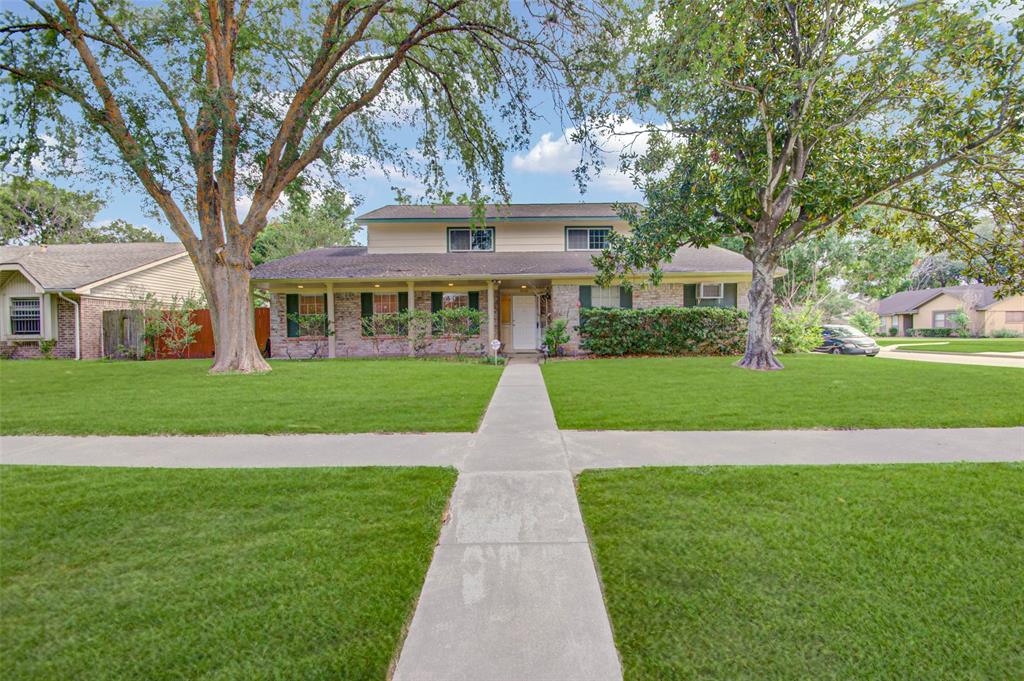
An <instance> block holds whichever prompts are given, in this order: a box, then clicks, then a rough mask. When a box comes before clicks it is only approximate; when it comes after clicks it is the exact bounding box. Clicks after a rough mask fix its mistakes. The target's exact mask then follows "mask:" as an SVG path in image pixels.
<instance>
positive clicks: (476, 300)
mask: <svg viewBox="0 0 1024 681" xmlns="http://www.w3.org/2000/svg"><path fill="white" fill-rule="evenodd" d="M469 309H471V310H479V309H480V292H479V291H470V292H469Z"/></svg>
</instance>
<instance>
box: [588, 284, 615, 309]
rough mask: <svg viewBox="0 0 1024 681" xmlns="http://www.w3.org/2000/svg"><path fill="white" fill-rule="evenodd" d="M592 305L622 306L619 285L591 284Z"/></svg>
mask: <svg viewBox="0 0 1024 681" xmlns="http://www.w3.org/2000/svg"><path fill="white" fill-rule="evenodd" d="M590 305H591V306H592V307H622V298H621V294H620V293H619V287H618V286H606V287H601V286H591V287H590Z"/></svg>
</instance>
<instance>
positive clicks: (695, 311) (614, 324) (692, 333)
mask: <svg viewBox="0 0 1024 681" xmlns="http://www.w3.org/2000/svg"><path fill="white" fill-rule="evenodd" d="M746 343H747V313H746V312H741V311H739V310H737V309H735V308H727V307H649V308H642V309H636V310H630V309H616V308H601V307H590V308H584V309H582V310H580V346H581V347H582V349H584V350H587V351H590V352H592V353H594V354H595V355H742V354H743V350H744V348H745V347H746Z"/></svg>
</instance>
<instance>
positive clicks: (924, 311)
mask: <svg viewBox="0 0 1024 681" xmlns="http://www.w3.org/2000/svg"><path fill="white" fill-rule="evenodd" d="M963 304H964V303H963V301H962V300H960V299H959V298H957V297H956V296H951V295H949V294H948V293H943V294H942V295H940V296H938V297H937V298H933V299H932V300H930V301H928V302H927V303H925V304H924V305H922V306H921V307H919V308H918V310H917V314H915V315H914V328H915V329H931V328H933V326H932V314H933V313H934V312H942V311H948V312H955V311H956V310H958V309H959V308H960V307H962V306H963ZM967 314H968V315H969V316H970V318H971V331H972V332H975V333H977V332H980V331H981V328H982V323H983V319H984V312H979V311H977V310H968V311H967Z"/></svg>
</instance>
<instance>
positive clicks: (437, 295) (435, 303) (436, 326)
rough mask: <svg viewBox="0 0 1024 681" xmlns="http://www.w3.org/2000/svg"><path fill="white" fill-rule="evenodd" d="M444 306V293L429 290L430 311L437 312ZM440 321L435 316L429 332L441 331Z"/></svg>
mask: <svg viewBox="0 0 1024 681" xmlns="http://www.w3.org/2000/svg"><path fill="white" fill-rule="evenodd" d="M443 306H444V294H443V293H441V292H440V291H431V292H430V312H431V313H435V312H438V311H439V310H440V309H441V308H442V307H443ZM443 331H444V329H442V328H441V322H440V320H438V319H437V318H436V317H435V318H434V321H433V324H432V325H431V333H442V332H443Z"/></svg>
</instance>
